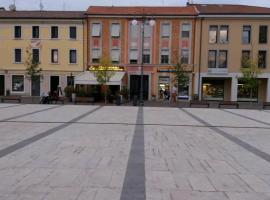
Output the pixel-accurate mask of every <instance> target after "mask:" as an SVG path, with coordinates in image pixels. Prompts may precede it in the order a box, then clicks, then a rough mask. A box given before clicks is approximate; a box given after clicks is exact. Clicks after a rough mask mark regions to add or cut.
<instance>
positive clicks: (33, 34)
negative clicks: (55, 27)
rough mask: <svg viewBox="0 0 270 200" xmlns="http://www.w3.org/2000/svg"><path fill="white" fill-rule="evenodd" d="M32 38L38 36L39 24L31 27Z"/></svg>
mask: <svg viewBox="0 0 270 200" xmlns="http://www.w3.org/2000/svg"><path fill="white" fill-rule="evenodd" d="M32 38H39V26H33V27H32Z"/></svg>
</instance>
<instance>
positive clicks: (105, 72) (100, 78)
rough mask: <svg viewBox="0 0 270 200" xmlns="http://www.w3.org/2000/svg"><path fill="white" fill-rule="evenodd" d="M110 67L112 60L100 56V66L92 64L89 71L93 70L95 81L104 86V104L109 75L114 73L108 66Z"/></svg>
mask: <svg viewBox="0 0 270 200" xmlns="http://www.w3.org/2000/svg"><path fill="white" fill-rule="evenodd" d="M111 67H112V62H111V60H110V59H108V58H106V57H105V58H102V59H101V61H100V66H92V67H91V68H90V70H91V71H93V73H94V76H95V77H96V78H97V82H98V83H99V84H100V85H101V86H104V90H105V91H104V96H105V97H104V100H105V104H107V92H108V88H107V83H108V82H109V81H110V79H111V77H112V76H113V75H114V74H115V72H114V71H113V70H111V69H110V68H111Z"/></svg>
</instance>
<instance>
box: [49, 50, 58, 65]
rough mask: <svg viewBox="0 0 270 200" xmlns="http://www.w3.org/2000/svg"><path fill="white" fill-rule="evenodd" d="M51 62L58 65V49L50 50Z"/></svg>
mask: <svg viewBox="0 0 270 200" xmlns="http://www.w3.org/2000/svg"><path fill="white" fill-rule="evenodd" d="M51 62H52V63H58V49H52V51H51Z"/></svg>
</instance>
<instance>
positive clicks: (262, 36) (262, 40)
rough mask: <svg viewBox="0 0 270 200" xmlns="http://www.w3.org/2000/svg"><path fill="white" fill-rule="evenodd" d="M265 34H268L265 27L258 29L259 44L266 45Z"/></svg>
mask: <svg viewBox="0 0 270 200" xmlns="http://www.w3.org/2000/svg"><path fill="white" fill-rule="evenodd" d="M267 32H268V27H267V26H260V29H259V43H260V44H265V43H267Z"/></svg>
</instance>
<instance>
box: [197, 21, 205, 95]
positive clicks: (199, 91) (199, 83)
mask: <svg viewBox="0 0 270 200" xmlns="http://www.w3.org/2000/svg"><path fill="white" fill-rule="evenodd" d="M203 20H204V18H203V17H202V19H201V27H200V29H201V30H200V53H199V76H198V97H199V100H201V98H202V94H200V93H201V58H202V24H203Z"/></svg>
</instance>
